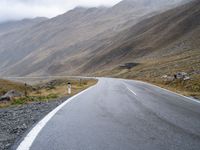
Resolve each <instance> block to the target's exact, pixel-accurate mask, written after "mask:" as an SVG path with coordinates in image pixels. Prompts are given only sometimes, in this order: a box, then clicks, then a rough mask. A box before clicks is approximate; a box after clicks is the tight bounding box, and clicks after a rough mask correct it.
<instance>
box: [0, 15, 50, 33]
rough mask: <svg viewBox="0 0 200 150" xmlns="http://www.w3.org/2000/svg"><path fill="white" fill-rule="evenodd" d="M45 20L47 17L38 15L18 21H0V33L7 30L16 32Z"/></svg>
mask: <svg viewBox="0 0 200 150" xmlns="http://www.w3.org/2000/svg"><path fill="white" fill-rule="evenodd" d="M45 20H47V18H42V17H41V18H40V17H38V18H34V19H24V20H20V21H9V22H4V23H0V35H3V34H6V33H8V32H17V31H19V30H22V29H23V30H24V29H26V28H30V27H31V26H33V25H36V24H38V23H41V22H43V21H45Z"/></svg>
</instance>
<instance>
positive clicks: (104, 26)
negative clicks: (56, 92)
mask: <svg viewBox="0 0 200 150" xmlns="http://www.w3.org/2000/svg"><path fill="white" fill-rule="evenodd" d="M142 2H143V3H142ZM174 4H175V1H172V2H171V3H169V2H168V1H166V0H162V4H161V3H155V2H153V1H152V0H142V1H140V3H136V1H135V0H124V1H122V2H120V3H119V4H117V5H116V6H114V7H112V8H89V9H88V8H76V9H74V10H71V11H69V12H67V13H66V14H63V15H60V16H58V17H55V18H53V19H49V20H46V21H44V22H41V23H39V24H36V25H34V26H31V27H30V28H25V29H21V30H19V31H17V32H9V33H7V34H3V35H0V75H3V76H5V75H16V76H24V75H49V74H51V75H52V74H68V75H69V74H74V73H77V74H80V73H81V72H79V70H80V69H79V67H80V66H82V65H84V64H87V65H88V64H89V62H88V60H91V58H93V57H94V58H95V57H97V59H98V58H100V57H101V55H102V54H101V55H100V56H98V53H97V52H99V51H102V50H103V49H104V48H106V49H107V47H108V46H109V45H112V43H113V41H112V39H113V38H112V37H114V36H116V35H117V34H118V33H119V32H122V31H123V30H125V29H127V28H130V27H131V26H133V25H134V24H136V23H138V22H139V21H141V20H143V19H145V18H148V17H150V16H153V15H155V14H158V13H159V12H160V11H161V10H162V11H164V10H165V9H168V8H169V7H171V5H174ZM152 5H153V6H152ZM161 6H162V7H161ZM123 32H124V31H123ZM120 42H121V41H120ZM106 51H107V50H106ZM100 63H101V62H100ZM87 65H85V66H87ZM97 65H98V64H97Z"/></svg>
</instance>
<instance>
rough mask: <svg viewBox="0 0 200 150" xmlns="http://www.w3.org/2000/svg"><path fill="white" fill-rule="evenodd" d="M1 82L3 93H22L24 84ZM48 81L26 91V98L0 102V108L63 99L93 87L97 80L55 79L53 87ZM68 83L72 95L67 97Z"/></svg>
mask: <svg viewBox="0 0 200 150" xmlns="http://www.w3.org/2000/svg"><path fill="white" fill-rule="evenodd" d="M0 81H1V83H2V84H1V86H0V87H1V88H3V87H6V88H4V89H5V92H6V91H8V90H10V89H13V90H17V91H22V92H23V91H24V90H25V87H24V84H21V83H16V82H12V81H4V80H0ZM49 82H51V81H48V82H46V83H42V85H41V84H38V85H35V86H32V87H31V88H29V89H28V96H27V97H20V98H15V99H13V100H12V101H9V102H0V108H4V107H9V106H12V105H22V104H25V103H29V102H33V101H37V102H40V101H49V100H55V99H58V98H61V97H65V96H73V95H75V94H77V93H79V92H81V91H83V90H85V89H87V88H88V87H90V86H92V85H95V84H96V83H97V80H93V79H90V80H89V79H88V80H86V79H84V80H83V79H82V80H81V82H80V80H78V79H76V80H75V79H73V80H72V79H56V82H55V84H54V85H50V87H49V86H46V85H49ZM68 82H70V83H71V85H72V93H71V94H70V95H69V94H68V93H67V83H68Z"/></svg>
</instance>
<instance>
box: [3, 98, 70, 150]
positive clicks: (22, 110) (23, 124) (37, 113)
mask: <svg viewBox="0 0 200 150" xmlns="http://www.w3.org/2000/svg"><path fill="white" fill-rule="evenodd" d="M68 98H69V97H63V98H60V99H57V100H52V101H49V102H33V103H30V104H25V105H22V106H13V107H9V108H2V109H0V150H10V149H11V147H12V146H13V144H14V143H16V142H17V141H19V140H20V139H21V138H22V137H23V135H24V134H25V133H26V132H27V131H28V130H29V129H30V128H32V127H33V125H34V124H35V123H37V122H38V121H40V120H41V119H42V118H43V117H44V116H46V115H47V114H48V113H49V112H50V111H52V110H53V109H54V108H56V107H57V106H59V105H60V104H61V103H63V102H64V101H66V100H67V99H68Z"/></svg>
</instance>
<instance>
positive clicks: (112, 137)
mask: <svg viewBox="0 0 200 150" xmlns="http://www.w3.org/2000/svg"><path fill="white" fill-rule="evenodd" d="M54 113H55V115H54V114H51V115H52V116H51V117H50V116H49V118H48V116H47V117H46V122H40V123H39V124H38V125H36V127H35V128H34V129H33V130H32V131H31V132H30V133H29V134H28V136H27V137H26V138H25V139H24V140H23V141H22V143H21V144H20V146H19V147H18V150H26V149H29V148H30V150H161V149H162V150H199V149H200V103H199V102H197V101H193V100H190V99H188V98H186V97H183V96H179V95H177V94H174V93H172V92H169V91H166V90H163V89H161V88H158V87H155V86H153V85H150V84H147V83H144V82H139V81H129V80H121V79H109V78H101V79H99V82H98V84H97V85H95V86H94V87H92V88H90V89H88V90H87V91H85V92H83V93H81V94H79V95H78V96H76V97H75V98H73V99H71V100H70V101H69V102H68V103H66V104H63V105H62V106H61V107H60V108H59V109H57V111H55V112H54ZM48 119H49V120H48ZM44 120H45V119H44ZM44 120H43V121H44ZM47 121H48V122H47ZM42 123H43V125H41V124H42Z"/></svg>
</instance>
